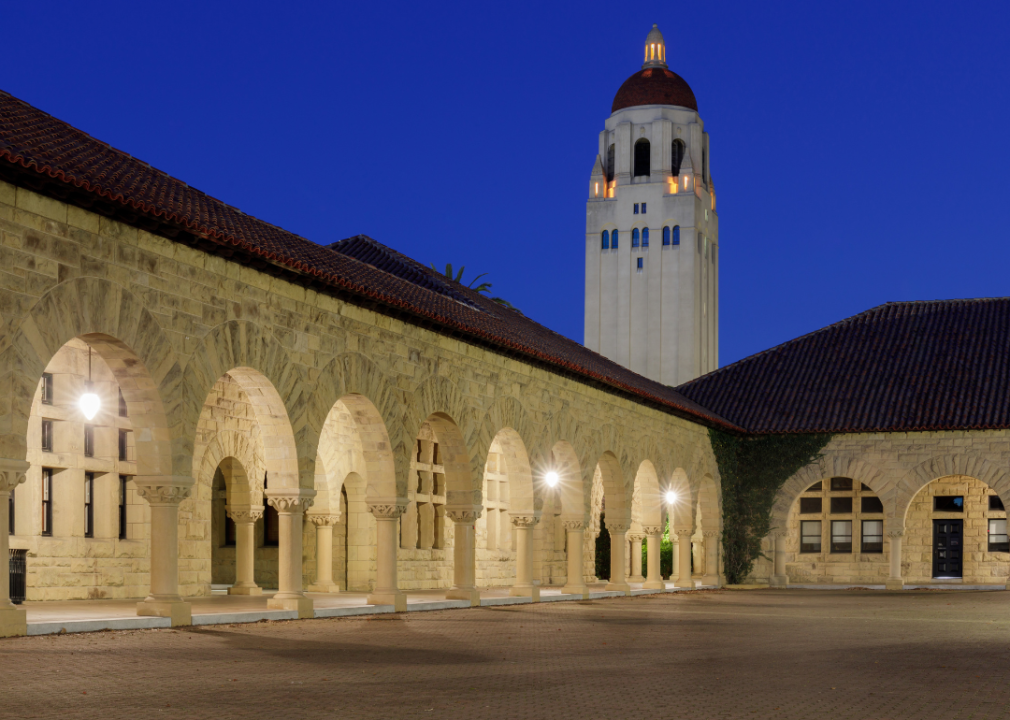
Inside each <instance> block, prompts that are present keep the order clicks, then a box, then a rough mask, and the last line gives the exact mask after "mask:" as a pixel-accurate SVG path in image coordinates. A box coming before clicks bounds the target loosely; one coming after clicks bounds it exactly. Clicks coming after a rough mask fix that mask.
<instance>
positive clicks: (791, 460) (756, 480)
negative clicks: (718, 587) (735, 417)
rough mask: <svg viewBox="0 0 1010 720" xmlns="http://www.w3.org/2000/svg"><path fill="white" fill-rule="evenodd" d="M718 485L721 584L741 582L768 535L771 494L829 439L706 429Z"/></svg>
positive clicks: (811, 458)
mask: <svg viewBox="0 0 1010 720" xmlns="http://www.w3.org/2000/svg"><path fill="white" fill-rule="evenodd" d="M708 432H709V438H710V439H711V441H712V450H713V452H715V459H716V462H717V463H718V465H719V475H720V478H721V480H722V516H723V531H722V546H723V564H724V567H725V571H726V579H727V580H728V581H729V582H730V583H732V584H735V583H740V582H742V581H743V580H744V578H746V577H747V576H748V575H749V574H750V571H751V569H752V568H753V567H754V561H755V560H757V558H758V557H760V556H761V539H762V538H764V537H765V536H767V535H768V533H769V532H770V531H771V530H772V527H771V512H772V506H773V505H774V503H775V495H776V493H778V491H779V490H780V489H781V488H782V485H783V484H784V483H785V481H786V480H788V479H789V478H790V477H792V476H793V475H795V474H796V472H798V471H799V470H800V469H801V468H803V467H804V466H806V465H808V464H810V463H812V462H814V461H815V460H817V459H818V458H819V457H820V456H821V450H823V449H824V446H825V445H827V444H828V441H829V440H831V435H828V434H809V435H759V436H756V437H739V436H736V435H731V434H730V433H727V432H724V431H722V430H716V429H710V430H709V431H708Z"/></svg>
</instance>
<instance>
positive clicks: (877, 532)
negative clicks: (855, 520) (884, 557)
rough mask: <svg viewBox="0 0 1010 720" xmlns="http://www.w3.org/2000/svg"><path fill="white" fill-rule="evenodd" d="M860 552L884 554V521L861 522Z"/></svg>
mask: <svg viewBox="0 0 1010 720" xmlns="http://www.w3.org/2000/svg"><path fill="white" fill-rule="evenodd" d="M861 549H862V552H864V553H882V552H884V521H883V520H863V538H862V548H861Z"/></svg>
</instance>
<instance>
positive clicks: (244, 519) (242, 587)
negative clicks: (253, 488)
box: [227, 505, 263, 595]
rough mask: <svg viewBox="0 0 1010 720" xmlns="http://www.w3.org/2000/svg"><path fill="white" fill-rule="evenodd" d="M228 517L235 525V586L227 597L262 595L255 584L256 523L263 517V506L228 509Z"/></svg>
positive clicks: (261, 589)
mask: <svg viewBox="0 0 1010 720" xmlns="http://www.w3.org/2000/svg"><path fill="white" fill-rule="evenodd" d="M227 510H228V517H230V518H231V519H232V522H234V523H235V584H234V585H232V586H231V587H230V588H228V594H229V595H262V594H263V588H261V587H260V586H259V585H257V584H256V521H257V520H259V519H260V518H261V517H263V506H262V505H260V506H257V505H238V506H236V507H229V508H227Z"/></svg>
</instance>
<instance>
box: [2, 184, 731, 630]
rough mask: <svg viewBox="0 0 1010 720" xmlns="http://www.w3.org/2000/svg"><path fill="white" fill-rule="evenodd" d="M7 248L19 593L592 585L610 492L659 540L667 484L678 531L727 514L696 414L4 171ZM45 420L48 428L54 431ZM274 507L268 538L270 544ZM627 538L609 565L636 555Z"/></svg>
mask: <svg viewBox="0 0 1010 720" xmlns="http://www.w3.org/2000/svg"><path fill="white" fill-rule="evenodd" d="M0 254H2V257H3V267H4V272H3V273H2V277H0V299H2V301H3V307H4V312H3V324H2V326H0V363H2V368H3V379H4V381H5V382H6V387H10V388H12V390H13V391H12V393H11V394H9V395H7V396H5V397H6V402H5V403H4V404H3V405H2V407H0V410H2V414H0V430H2V432H0V457H3V458H6V460H5V461H4V464H3V468H0V469H2V471H3V472H2V473H0V477H2V478H3V484H2V485H0V495H2V491H3V490H5V489H7V488H13V493H14V515H15V527H14V534H13V535H10V536H9V542H10V546H11V547H15V548H26V549H28V551H29V558H28V565H29V582H28V596H29V598H30V599H33V600H50V599H53V600H55V599H70V598H88V597H109V598H116V597H118V598H128V597H135V598H137V599H138V600H140V602H139V603H138V612H139V613H141V614H153V615H161V616H165V617H171V618H172V620H173V622H174V623H176V624H184V623H186V622H188V619H189V608H188V604H187V603H186V602H185V597H188V596H194V595H203V594H207V593H208V592H209V591H210V588H211V585H212V583H218V582H220V583H222V584H233V585H234V587H233V588H232V589H233V590H234V591H236V592H238V593H246V594H254V593H255V592H257V590H262V589H263V588H266V587H276V588H277V590H278V592H277V594H276V595H275V596H273V597H272V598H271V599H270V600H269V604H270V607H274V608H284V609H291V610H297V611H298V612H299V613H300V614H302V615H307V614H309V613H310V612H311V601H310V600H309V599H308V598H307V597H306V596H305V595H304V589H305V588H306V587H308V586H313V585H316V586H317V587H318V588H319V589H323V590H336V589H344V588H351V589H361V590H367V591H369V592H370V593H371V596H370V597H371V600H372V601H373V602H377V603H378V602H382V603H387V602H388V603H390V604H394V605H396V606H397V607H401V606H402V604H403V602H404V600H403V595H402V591H403V590H404V589H414V588H446V589H447V594H449V596H450V597H459V598H470V599H473V598H474V592H475V591H474V587H475V585H476V584H478V583H479V584H481V585H483V584H488V585H511V586H513V590H514V592H515V594H527V595H535V594H536V592H537V590H536V589H537V588H538V587H539V586H540V585H541V584H544V585H548V584H550V585H559V586H567V587H568V588H569V589H570V590H572V591H575V592H579V591H580V588H583V587H584V582H585V579H586V577H585V576H587V575H589V576H591V574H592V557H593V556H592V553H591V552H585V550H588V549H590V548H591V547H592V544H593V539H594V534H593V533H594V529H598V527H599V514H600V512H601V509H602V507H603V503H604V500H605V506H606V514H607V523H608V525H611V526H612V527H614V528H617V527H622V526H626V527H627V528H631V529H634V530H638V531H640V532H641V533H650V534H649V535H648V539H649V542H651V541H654V540H656V541H658V534H659V532H660V528H661V527H662V526H663V525H664V523H665V520H666V518H665V514H664V510H663V508H662V507H661V502H662V501H661V497H660V492H661V490H662V489H665V487H666V486H667V485H669V484H670V483H673V484H674V485H675V486H676V487H677V488H678V490H679V492H680V497H681V501H680V502H679V503H678V505H677V506H676V511H675V514H674V518H673V525H674V527H675V529H676V530H677V532H681V531H682V532H683V533H685V534H686V535H685V536H690V535H693V534H694V533H695V530H696V522H695V520H696V517H701V518H703V520H702V522H704V523H705V524H706V527H709V528H711V529H712V530H713V531H714V530H717V529H718V523H719V517H718V507H719V483H718V472H717V469H716V464H715V461H714V458H713V456H712V452H711V448H710V445H709V441H708V435H707V429H706V428H705V427H703V426H702V425H699V424H696V423H694V422H691V421H689V420H685V419H682V418H680V417H676V416H674V415H671V414H669V413H667V412H663V411H661V410H659V409H654V408H652V407H650V406H647V405H645V404H643V403H640V402H635V401H633V400H630V399H628V398H626V397H624V396H621V395H618V394H615V393H613V392H610V391H606V390H603V389H600V388H598V387H595V386H592V385H589V384H586V383H584V382H581V381H579V380H577V379H575V378H572V377H567V376H562V375H560V374H557V373H554V372H551V371H549V370H547V369H544V368H541V367H537V366H534V365H531V364H527V363H525V362H522V361H520V360H517V359H514V358H510V357H506V356H504V355H501V354H497V353H495V352H493V351H492V350H490V349H486V348H483V347H479V346H476V345H472V344H468V343H467V342H464V341H462V340H458V339H453V338H451V337H448V336H447V335H443V334H440V333H438V332H436V331H435V330H432V329H425V328H421V327H419V326H417V325H413V324H408V323H406V322H404V321H401V320H398V319H394V318H392V317H390V316H388V315H384V314H380V313H379V312H377V311H375V310H371V309H365V308H363V307H361V306H358V305H354V304H350V303H348V302H344V301H342V300H340V299H337V298H335V297H333V296H331V295H327V294H322V293H320V292H317V291H314V290H309V289H306V288H304V287H301V286H299V285H296V284H293V283H291V282H289V281H287V280H283V279H278V278H276V277H273V276H271V275H269V274H266V273H264V272H262V271H259V270H255V269H252V268H250V267H246V266H242V265H239V264H236V263H233V262H230V261H228V260H226V259H223V258H221V257H219V256H216V255H210V254H208V253H206V252H203V251H200V250H196V249H193V248H190V247H187V246H186V245H183V244H181V243H177V242H173V241H171V240H168V239H166V238H164V237H160V236H156V235H153V234H150V233H147V232H145V231H143V230H139V229H137V228H135V227H131V226H129V225H126V224H123V223H120V222H116V221H113V220H109V219H107V218H105V217H103V216H99V215H97V214H93V213H91V212H89V211H86V210H82V209H80V208H78V207H75V206H72V205H68V204H66V203H63V202H61V201H59V200H55V199H51V198H48V197H44V196H41V195H39V194H36V193H34V192H32V191H30V190H26V189H24V188H20V187H14V186H12V185H9V184H6V183H0ZM88 347H90V348H91V351H92V353H93V358H94V361H93V367H92V374H93V379H94V380H95V384H96V388H97V391H98V392H99V394H100V395H101V396H102V398H103V410H102V412H101V413H100V414H99V416H98V418H96V420H95V423H96V424H97V425H98V426H99V432H98V433H97V434H96V446H95V452H94V457H84V452H83V447H82V446H81V443H82V440H81V438H82V433H83V420H82V419H81V418H80V417H79V415H78V411H77V409H76V407H75V403H76V397H75V395H76V394H77V392H78V391H79V389H80V388H81V386H82V384H83V382H84V381H85V379H86V373H87V370H86V365H85V364H84V358H86V356H87V348H88ZM47 372H49V373H53V375H54V377H55V380H56V382H55V386H54V395H53V397H54V402H53V404H52V405H51V406H50V405H43V404H42V402H41V395H40V394H41V393H42V392H43V384H44V383H43V381H42V377H43V374H44V373H47ZM120 391H121V392H122V394H123V399H124V404H125V408H124V413H123V416H122V417H120V415H119V413H118V407H119V404H118V394H119V392H120ZM44 418H51V419H54V420H56V421H57V423H58V426H59V429H58V431H57V432H55V434H54V436H53V442H54V449H53V451H52V452H48V451H43V450H42V445H41V437H40V432H41V431H40V428H41V425H40V422H41V420H42V419H44ZM120 430H122V431H124V432H125V433H126V435H127V440H126V442H127V446H126V456H125V459H123V460H119V459H118V457H119V455H118V437H119V431H120ZM436 445H437V455H436V454H435V452H436V450H435V446H436ZM42 468H55V469H57V470H58V472H56V473H55V474H54V477H53V488H52V503H53V505H52V507H53V525H52V531H53V535H52V537H43V536H42V535H41V527H40V525H39V523H40V518H41V513H42V500H41V491H42V486H41V483H42ZM548 468H553V469H555V470H556V471H557V472H558V473H559V475H560V476H561V483H560V485H559V486H558V487H557V488H555V489H551V488H548V487H547V486H546V485H545V484H544V482H543V475H544V472H545V471H546V469H548ZM86 472H93V473H94V475H95V478H94V482H95V485H94V499H93V502H94V526H93V529H94V535H95V537H94V538H85V537H84V534H85V533H84V526H83V518H84V514H85V502H84V496H83V478H84V473H86ZM120 475H122V476H124V477H126V478H127V481H126V484H127V490H128V492H127V496H126V503H125V517H126V518H127V525H126V530H125V535H126V537H125V538H122V539H120V538H119V533H120V526H119V521H118V517H119V516H118V515H117V514H116V513H117V512H118V504H119V501H118V497H119V496H118V495H117V493H116V490H115V488H116V487H117V483H118V478H119V476H120ZM492 486H496V487H494V489H493V490H492V489H489V488H490V487H492ZM485 498H486V499H487V502H486V504H485ZM2 499H5V498H2ZM699 508H708V509H704V510H702V511H701V512H700V514H699ZM492 510H493V512H494V513H495V515H496V517H495V519H494V521H493V524H494V528H493V529H494V531H495V533H496V541H495V543H493V544H492V546H490V547H489V542H488V533H489V528H490V527H491V525H490V524H489V522H488V520H489V517H490V512H491V511H492ZM271 511H272V513H271ZM268 513H271V517H272V518H273V519H272V520H271V522H274V523H276V525H275V528H276V530H275V531H276V533H277V546H276V547H264V543H265V536H266V533H267V528H266V527H265V525H266V523H267V515H268ZM226 517H230V519H231V522H232V523H234V539H235V542H234V546H233V547H222V546H223V545H229V543H227V542H226V538H225V533H226V530H225V526H226V524H227V523H226ZM704 539H705V541H706V542H708V543H709V545H710V546H711V547H712V548H713V549H714V554H715V555H716V556H717V553H718V548H717V541H716V540H715V538H714V537H713V538H712V539H711V541H710V539H709V537H708V534H707V533H706V534H705V536H704ZM4 540H5V541H6V540H8V536H7V534H6V532H5V533H4ZM320 543H321V545H320ZM573 548H582V549H583V550H584V552H583V553H582V556H581V557H579V553H577V552H575V551H574V550H573ZM623 548H624V550H625V551H626V549H627V546H623ZM0 549H2V548H0ZM687 551H690V548H687ZM710 552H713V551H710ZM614 557H615V562H616V563H617V564H618V565H620V566H622V567H621V568H620V569H621V572H620V573H615V577H617V580H616V582H617V583H618V584H620V582H621V578H623V574H622V573H623V566H624V565H625V562H624V559H623V558H624V557H625V555H624V553H615V556H614ZM319 558H324V560H325V559H326V558H329V560H330V562H329V563H327V567H326V568H320V567H319V566H318V565H319V564H318V559H319ZM617 558H620V560H618V559H617ZM715 562H717V560H716V561H715ZM573 563H574V565H575V566H578V565H580V564H581V566H582V574H583V576H582V577H577V576H574V577H573V576H572V575H571V573H570V572H569V568H570V567H572V565H573ZM690 580H691V579H690V573H689V572H688V574H687V576H686V580H685V582H689V581H690ZM4 585H5V587H6V580H4ZM145 596H146V599H144V598H145ZM0 600H2V599H0ZM19 618H20V619H19ZM0 631H2V634H12V633H17V632H23V631H24V614H23V612H21V611H19V610H18V609H16V608H13V607H11V606H9V605H6V604H4V606H3V608H0Z"/></svg>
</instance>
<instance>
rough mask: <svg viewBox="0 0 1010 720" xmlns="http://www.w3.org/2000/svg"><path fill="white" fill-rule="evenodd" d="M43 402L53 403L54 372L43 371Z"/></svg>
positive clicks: (45, 403) (46, 403)
mask: <svg viewBox="0 0 1010 720" xmlns="http://www.w3.org/2000/svg"><path fill="white" fill-rule="evenodd" d="M42 404H43V405H52V404H53V374H52V373H48V372H47V373H42Z"/></svg>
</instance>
